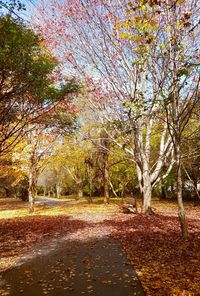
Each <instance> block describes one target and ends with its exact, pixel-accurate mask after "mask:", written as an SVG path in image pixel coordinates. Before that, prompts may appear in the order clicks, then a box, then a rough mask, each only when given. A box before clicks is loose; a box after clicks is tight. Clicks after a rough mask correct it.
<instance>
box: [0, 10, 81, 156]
mask: <svg viewBox="0 0 200 296" xmlns="http://www.w3.org/2000/svg"><path fill="white" fill-rule="evenodd" d="M5 61H6V62H5ZM56 66H58V62H57V61H56V59H55V58H53V57H52V56H51V55H50V54H49V52H48V50H47V49H45V47H44V46H43V45H42V38H41V37H40V36H38V35H36V34H35V33H34V32H33V31H32V30H31V29H28V28H26V27H25V25H23V24H22V23H21V22H20V21H17V20H14V19H12V18H11V17H9V16H5V17H1V18H0V155H2V154H5V153H7V152H9V151H11V150H12V149H13V147H14V146H15V145H16V143H17V142H18V140H20V137H21V136H23V135H24V134H25V133H26V132H27V126H28V125H29V126H30V123H34V121H35V120H36V119H38V118H39V117H40V116H41V115H42V114H44V113H48V112H49V111H50V110H51V109H53V108H54V107H55V105H56V104H58V102H59V101H61V100H63V101H65V99H66V96H68V98H67V100H69V94H72V93H73V92H75V91H77V88H78V87H77V85H76V84H75V83H74V80H68V81H66V79H65V78H64V77H61V76H60V75H58V72H56V71H57V70H58V69H57V70H56ZM56 85H57V87H56Z"/></svg>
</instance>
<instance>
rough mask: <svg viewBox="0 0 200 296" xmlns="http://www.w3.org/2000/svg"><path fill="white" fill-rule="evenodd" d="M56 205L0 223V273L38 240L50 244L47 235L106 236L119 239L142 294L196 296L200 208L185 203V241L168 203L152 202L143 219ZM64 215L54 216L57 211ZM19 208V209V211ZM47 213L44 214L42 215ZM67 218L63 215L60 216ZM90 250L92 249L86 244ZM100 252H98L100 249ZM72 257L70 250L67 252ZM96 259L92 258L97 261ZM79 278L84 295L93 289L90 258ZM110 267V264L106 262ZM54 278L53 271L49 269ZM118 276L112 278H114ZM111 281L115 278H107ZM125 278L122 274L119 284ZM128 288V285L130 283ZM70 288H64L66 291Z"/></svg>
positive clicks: (69, 275)
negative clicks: (82, 279)
mask: <svg viewBox="0 0 200 296" xmlns="http://www.w3.org/2000/svg"><path fill="white" fill-rule="evenodd" d="M75 207H76V208H75V209H74V210H73V209H72V207H66V208H65V207H60V208H58V207H57V208H55V209H53V216H52V215H50V211H51V209H48V210H45V213H44V212H42V211H41V214H39V212H37V215H33V216H24V217H21V218H13V219H3V220H0V233H1V237H0V252H1V261H0V264H1V265H0V269H1V270H3V269H5V268H7V267H8V266H9V264H10V265H12V264H13V263H14V262H15V261H16V259H17V258H18V257H19V256H20V255H22V254H24V253H25V252H26V251H27V250H28V249H30V248H31V246H33V245H35V244H36V243H38V242H39V241H42V240H44V238H45V239H46V240H50V239H52V237H55V238H56V237H61V236H66V235H67V240H70V241H77V242H78V241H82V242H84V241H92V240H97V239H99V238H103V237H106V236H109V235H112V237H114V238H115V239H117V240H119V241H120V242H121V244H122V247H123V249H124V250H125V251H126V253H127V257H128V259H129V261H127V262H124V264H125V265H129V262H131V264H132V265H133V266H134V268H135V269H136V271H137V274H138V276H139V278H140V280H141V281H142V284H143V286H144V288H145V291H146V293H147V295H148V296H151V295H159V296H168V295H169V296H171V295H172V296H176V295H177V296H197V295H200V283H199V279H200V248H199V246H200V236H199V233H200V210H199V208H198V207H196V208H193V207H191V206H190V205H189V204H187V205H186V210H187V213H188V226H189V231H190V239H189V240H188V241H183V239H182V237H181V235H180V229H179V222H178V218H177V207H176V205H175V204H174V203H167V202H163V203H160V202H155V204H154V207H155V208H156V212H157V214H156V215H153V216H146V215H143V214H138V215H134V216H132V215H124V214H122V213H119V211H117V208H116V207H108V208H107V210H106V207H104V210H103V211H102V205H99V206H98V205H95V206H92V208H91V211H90V208H89V206H88V205H87V206H83V205H81V206H78V205H76V206H75ZM61 208H62V210H61V213H65V215H63V216H61V215H59V209H61ZM22 210H23V209H22ZM48 213H49V215H47V214H48ZM66 215H68V216H66ZM90 248H91V250H93V245H92V244H90ZM102 251H103V249H102ZM69 256H71V257H73V256H74V255H73V251H71V253H70V254H69ZM98 256H100V254H99V255H97V257H96V260H97V262H98V258H99V257H98ZM82 263H83V264H84V266H85V267H84V268H85V270H84V275H85V276H86V278H87V280H86V281H87V283H88V286H87V287H88V288H87V291H85V292H84V293H86V294H87V293H89V291H92V290H93V284H92V283H95V281H96V279H93V278H91V277H89V272H90V271H91V269H92V264H91V260H90V259H89V258H88V257H87V256H86V257H83V258H82ZM112 264H115V262H112ZM51 272H52V273H53V274H52V275H54V274H56V273H58V272H59V269H58V268H57V267H56V266H55V268H54V269H53V270H52V271H51ZM74 275H75V270H74V267H73V266H71V267H69V269H68V270H65V271H63V273H62V274H61V279H62V281H65V280H67V279H71V280H73V278H74ZM117 278H118V277H117V276H116V279H117ZM27 279H28V274H27ZM113 279H115V276H114V274H113ZM126 279H127V281H128V280H129V279H128V275H126V273H124V274H123V275H121V277H120V278H119V280H122V281H123V280H126ZM101 281H102V284H103V285H108V286H109V285H112V284H115V281H113V282H110V280H109V279H107V278H102V280H101ZM132 285H133V286H134V285H135V284H134V281H133V282H132ZM42 288H43V289H44V294H48V293H49V291H50V290H51V287H49V286H46V284H45V285H44V283H43V287H42ZM70 289H73V287H72V286H71V287H70V286H68V288H67V290H68V291H69V292H70V291H72V290H70Z"/></svg>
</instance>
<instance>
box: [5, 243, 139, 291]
mask: <svg viewBox="0 0 200 296" xmlns="http://www.w3.org/2000/svg"><path fill="white" fill-rule="evenodd" d="M1 283H2V287H0V292H1V293H0V294H1V295H2V296H3V295H5V296H6V295H10V296H19V295H20V296H42V295H49V296H67V295H71V296H81V295H91V296H94V295H95V296H133V295H138V296H144V295H145V293H144V291H143V289H142V286H141V284H140V282H139V280H138V279H137V277H136V274H135V273H134V272H133V269H132V267H131V265H130V264H129V262H128V260H127V258H126V255H125V254H124V253H123V252H122V250H121V247H120V246H119V245H118V243H117V242H116V241H114V240H112V239H110V238H108V237H105V238H103V239H99V240H95V241H92V240H90V241H86V242H85V241H84V242H83V241H82V242H81V241H70V240H69V241H63V242H61V243H60V246H59V247H57V248H56V249H55V250H54V251H52V252H51V253H49V254H46V255H42V256H41V255H38V256H37V257H34V258H33V259H31V260H29V261H27V262H25V263H24V264H23V265H21V266H16V267H15V268H13V269H11V270H8V271H6V272H4V273H3V274H2V281H1Z"/></svg>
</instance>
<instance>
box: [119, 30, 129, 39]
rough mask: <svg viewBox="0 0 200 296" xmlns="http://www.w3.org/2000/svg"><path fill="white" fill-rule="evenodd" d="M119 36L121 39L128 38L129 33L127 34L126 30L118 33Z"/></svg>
mask: <svg viewBox="0 0 200 296" xmlns="http://www.w3.org/2000/svg"><path fill="white" fill-rule="evenodd" d="M120 38H122V39H128V38H129V34H127V33H126V32H123V33H121V34H120Z"/></svg>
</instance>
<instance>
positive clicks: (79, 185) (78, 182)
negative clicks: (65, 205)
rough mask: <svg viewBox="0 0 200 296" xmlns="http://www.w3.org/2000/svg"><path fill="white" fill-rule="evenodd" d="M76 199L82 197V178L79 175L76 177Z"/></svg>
mask: <svg viewBox="0 0 200 296" xmlns="http://www.w3.org/2000/svg"><path fill="white" fill-rule="evenodd" d="M76 184H77V198H76V199H77V200H79V199H81V198H82V197H83V187H82V180H81V178H80V177H78V178H77V182H76Z"/></svg>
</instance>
